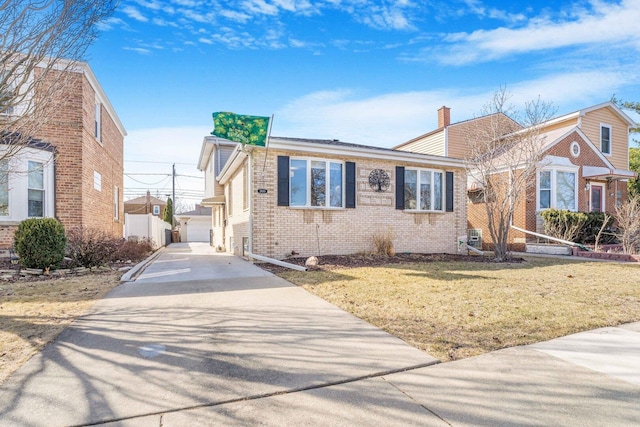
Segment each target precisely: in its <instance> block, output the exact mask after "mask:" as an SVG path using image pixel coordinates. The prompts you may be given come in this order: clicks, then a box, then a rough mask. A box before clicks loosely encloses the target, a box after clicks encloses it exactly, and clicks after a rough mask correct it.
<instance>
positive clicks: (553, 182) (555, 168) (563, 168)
mask: <svg viewBox="0 0 640 427" xmlns="http://www.w3.org/2000/svg"><path fill="white" fill-rule="evenodd" d="M541 172H551V174H550V187H549V191H550V194H549V207H545V208H542V207H540V173H541ZM558 172H568V173H573V174H575V183H574V188H573V192H574V206H573V209H569V210H570V211H572V212H576V211H577V210H578V194H579V193H578V182H579V179H580V167H579V166H575V165H572V166H568V165H558V164H555V165H554V164H550V165H547V166H545V167H542V168H539V169H538V170H537V171H536V210H537V212H540V211H543V210H546V209H558V203H557V192H558V187H557V179H556V175H557V173H558Z"/></svg>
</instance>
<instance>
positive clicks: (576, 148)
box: [569, 141, 580, 157]
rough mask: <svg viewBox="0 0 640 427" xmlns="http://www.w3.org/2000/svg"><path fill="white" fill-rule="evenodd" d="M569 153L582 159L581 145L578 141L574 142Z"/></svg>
mask: <svg viewBox="0 0 640 427" xmlns="http://www.w3.org/2000/svg"><path fill="white" fill-rule="evenodd" d="M569 151H570V152H571V155H572V156H573V157H580V144H578V141H573V142H572V143H571V146H570V147H569Z"/></svg>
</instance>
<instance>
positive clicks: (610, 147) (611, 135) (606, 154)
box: [600, 123, 613, 156]
mask: <svg viewBox="0 0 640 427" xmlns="http://www.w3.org/2000/svg"><path fill="white" fill-rule="evenodd" d="M605 128H606V129H609V151H604V150H603V147H602V142H603V140H602V129H605ZM612 141H613V129H612V128H611V125H608V124H605V123H600V151H601V152H602V154H604V155H605V156H610V155H611V153H612V151H613V143H612Z"/></svg>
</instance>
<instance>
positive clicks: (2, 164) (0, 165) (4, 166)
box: [0, 159, 11, 217]
mask: <svg viewBox="0 0 640 427" xmlns="http://www.w3.org/2000/svg"><path fill="white" fill-rule="evenodd" d="M9 177H10V175H9V159H3V160H1V161H0V187H4V191H6V193H7V207H6V211H4V212H3V211H0V217H8V216H9V213H10V210H9V209H10V208H11V192H10V187H9Z"/></svg>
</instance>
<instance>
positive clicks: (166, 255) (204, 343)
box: [0, 243, 436, 426]
mask: <svg viewBox="0 0 640 427" xmlns="http://www.w3.org/2000/svg"><path fill="white" fill-rule="evenodd" d="M434 362H436V360H435V359H434V358H433V357H430V356H429V355H427V354H425V353H423V352H421V351H419V350H416V349H415V348H412V347H410V346H408V345H407V344H405V343H404V342H403V341H401V340H399V339H397V338H395V337H393V336H391V335H389V334H387V333H385V332H383V331H381V330H379V329H377V328H374V327H373V326H371V325H369V324H367V323H365V322H363V321H361V320H359V319H357V318H355V317H353V316H351V315H349V314H347V313H345V312H344V311H342V310H339V309H338V308H336V307H335V306H333V305H331V304H329V303H327V302H325V301H323V300H321V299H320V298H317V297H315V296H313V295H311V294H309V293H307V292H306V291H304V290H303V289H301V288H298V287H296V286H293V285H291V284H289V283H288V282H286V281H284V280H282V279H280V278H278V277H276V276H274V275H272V274H270V273H267V272H265V271H263V270H262V269H260V268H258V267H256V266H254V265H252V264H250V263H248V262H246V261H244V260H242V259H240V258H238V257H234V256H230V255H225V254H215V253H214V252H213V251H212V249H211V248H210V247H209V246H207V245H206V244H195V243H191V244H178V245H171V246H169V247H168V248H167V249H166V250H165V251H164V252H163V253H162V255H161V256H159V257H158V258H156V259H155V260H154V262H153V263H152V264H151V265H149V266H148V267H147V268H146V269H145V271H144V272H143V273H142V274H141V275H140V276H139V277H138V278H137V279H136V281H134V282H129V283H125V284H123V285H121V286H119V287H118V288H116V289H114V291H113V292H111V293H110V294H109V295H108V296H107V298H105V299H104V300H101V301H99V302H98V303H97V304H96V305H95V306H94V307H93V309H92V310H91V312H90V313H89V314H87V315H86V316H84V317H82V318H80V319H78V320H77V321H76V322H74V323H73V324H72V325H71V326H70V327H69V328H67V329H66V330H65V331H64V332H63V333H62V334H61V335H60V336H59V337H58V339H57V340H56V341H55V342H54V343H52V344H51V345H49V346H47V347H46V348H45V349H44V351H42V353H40V354H39V355H37V356H35V357H34V358H32V359H31V360H30V361H29V362H28V363H27V364H26V365H25V366H24V367H23V368H22V369H20V370H19V371H18V372H17V373H16V374H14V375H13V376H12V377H11V378H10V379H9V380H8V381H7V382H6V383H5V384H4V385H3V386H2V389H1V392H0V402H1V403H0V420H2V422H1V423H0V424H3V425H24V426H52V425H58V426H62V425H85V424H91V423H101V422H108V421H116V420H121V422H125V420H128V421H127V422H134V421H135V422H138V421H136V420H137V418H136V417H140V416H143V415H149V414H161V413H164V412H167V411H175V410H180V409H185V408H196V407H200V406H209V405H215V404H219V403H222V402H229V401H237V400H242V399H246V398H255V397H259V396H266V395H275V394H279V393H284V392H290V391H293V390H301V389H308V388H315V387H324V386H327V385H331V384H338V383H342V382H345V381H352V380H354V379H358V378H366V377H368V376H372V375H380V374H383V373H388V372H390V371H396V370H403V369H406V368H414V367H418V366H426V365H430V364H432V363H434ZM132 417H133V418H132ZM157 419H158V417H157V416H156V417H155V420H154V421H153V422H151V421H148V420H146V421H140V422H142V425H158V420H157Z"/></svg>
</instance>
